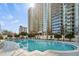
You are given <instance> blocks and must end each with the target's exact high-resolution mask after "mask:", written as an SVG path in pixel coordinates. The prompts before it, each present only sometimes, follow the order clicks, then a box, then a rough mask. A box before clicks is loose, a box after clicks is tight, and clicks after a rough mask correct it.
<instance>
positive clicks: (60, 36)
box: [54, 34, 62, 39]
mask: <svg viewBox="0 0 79 59" xmlns="http://www.w3.org/2000/svg"><path fill="white" fill-rule="evenodd" d="M54 37H55V38H58V39H59V38H62V35H60V34H55V35H54Z"/></svg>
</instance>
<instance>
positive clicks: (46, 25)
mask: <svg viewBox="0 0 79 59" xmlns="http://www.w3.org/2000/svg"><path fill="white" fill-rule="evenodd" d="M50 11H51V9H50V4H48V3H36V4H35V7H34V8H30V9H29V11H28V13H29V26H28V27H29V33H33V32H34V33H42V34H43V33H47V32H48V33H51V12H50Z"/></svg>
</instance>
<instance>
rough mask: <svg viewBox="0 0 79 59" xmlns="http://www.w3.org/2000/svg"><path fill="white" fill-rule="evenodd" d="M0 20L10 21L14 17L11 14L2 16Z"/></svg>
mask: <svg viewBox="0 0 79 59" xmlns="http://www.w3.org/2000/svg"><path fill="white" fill-rule="evenodd" d="M2 18H3V19H8V20H12V19H13V18H14V17H13V16H12V15H11V14H9V15H6V16H2Z"/></svg>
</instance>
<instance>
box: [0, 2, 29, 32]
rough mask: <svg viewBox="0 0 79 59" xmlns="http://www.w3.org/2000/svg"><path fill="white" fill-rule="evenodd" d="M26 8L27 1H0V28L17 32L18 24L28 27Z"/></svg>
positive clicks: (27, 7) (27, 6) (27, 5)
mask: <svg viewBox="0 0 79 59" xmlns="http://www.w3.org/2000/svg"><path fill="white" fill-rule="evenodd" d="M28 9H29V3H26V4H23V3H1V4H0V25H1V28H2V29H5V30H9V31H12V32H18V28H19V26H20V25H22V26H25V27H28Z"/></svg>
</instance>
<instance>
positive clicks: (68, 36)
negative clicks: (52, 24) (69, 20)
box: [65, 33, 75, 41]
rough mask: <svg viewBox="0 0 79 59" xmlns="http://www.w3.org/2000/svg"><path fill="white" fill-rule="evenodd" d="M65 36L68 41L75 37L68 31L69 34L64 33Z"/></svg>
mask: <svg viewBox="0 0 79 59" xmlns="http://www.w3.org/2000/svg"><path fill="white" fill-rule="evenodd" d="M65 38H68V39H69V41H71V39H72V38H75V36H74V34H72V33H70V34H67V35H65Z"/></svg>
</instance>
